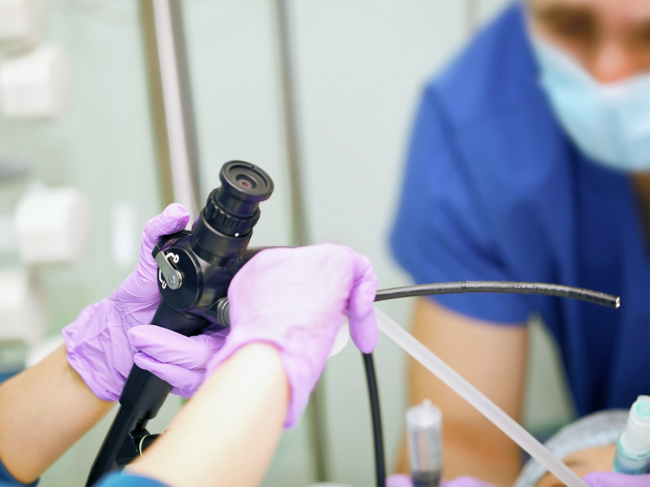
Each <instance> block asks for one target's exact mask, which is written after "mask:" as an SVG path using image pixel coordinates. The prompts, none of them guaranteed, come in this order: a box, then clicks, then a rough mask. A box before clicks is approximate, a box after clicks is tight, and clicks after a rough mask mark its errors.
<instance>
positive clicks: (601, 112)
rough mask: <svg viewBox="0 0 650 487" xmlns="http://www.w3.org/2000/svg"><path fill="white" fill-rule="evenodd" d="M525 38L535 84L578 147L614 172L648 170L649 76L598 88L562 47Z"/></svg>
mask: <svg viewBox="0 0 650 487" xmlns="http://www.w3.org/2000/svg"><path fill="white" fill-rule="evenodd" d="M530 37H531V42H532V46H533V51H534V53H535V56H536V58H537V61H538V62H539V66H540V83H541V85H542V87H543V88H544V90H545V91H546V94H547V95H548V97H549V99H550V101H551V105H552V106H553V110H554V112H555V115H556V116H557V118H558V119H559V121H560V124H561V125H562V127H563V128H564V130H565V131H566V133H567V134H568V136H569V137H570V138H571V139H572V140H573V142H575V144H576V145H577V146H578V148H579V149H580V150H581V151H582V152H583V153H584V154H586V155H587V156H589V157H590V158H591V159H593V160H594V161H595V162H599V163H601V164H603V165H605V166H608V167H610V168H613V169H617V170H620V171H625V172H641V171H649V170H650V73H649V74H642V75H638V76H635V77H633V78H629V79H626V80H624V81H620V82H617V83H612V84H606V85H605V84H601V83H598V82H597V81H596V80H594V79H593V78H592V77H591V76H590V75H589V74H588V73H587V72H586V71H585V70H584V69H583V68H582V67H581V66H580V65H579V64H578V63H577V62H576V61H574V60H573V58H571V57H570V56H569V55H568V54H566V53H565V52H564V51H562V50H561V49H559V48H557V47H555V46H553V45H551V44H550V43H548V42H546V41H544V40H543V39H540V38H539V37H537V36H535V35H533V34H531V36H530Z"/></svg>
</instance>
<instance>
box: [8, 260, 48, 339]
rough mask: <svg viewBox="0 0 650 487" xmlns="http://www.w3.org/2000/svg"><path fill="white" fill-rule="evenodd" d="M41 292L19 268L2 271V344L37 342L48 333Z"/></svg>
mask: <svg viewBox="0 0 650 487" xmlns="http://www.w3.org/2000/svg"><path fill="white" fill-rule="evenodd" d="M43 309H44V307H43V300H42V297H41V294H40V292H39V291H38V289H37V288H36V286H35V285H34V282H33V281H32V280H31V279H30V278H29V275H28V273H27V272H26V271H25V270H23V269H19V268H10V269H2V270H0V341H10V340H11V341H13V340H18V341H21V342H25V343H34V342H36V341H37V340H39V339H40V338H41V337H42V336H43V334H44V332H45V328H46V327H45V325H46V321H45V313H44V310H43Z"/></svg>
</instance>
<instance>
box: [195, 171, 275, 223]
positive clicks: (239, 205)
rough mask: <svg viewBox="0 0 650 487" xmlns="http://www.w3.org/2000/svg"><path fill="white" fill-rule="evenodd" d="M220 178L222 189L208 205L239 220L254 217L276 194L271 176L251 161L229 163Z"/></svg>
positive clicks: (209, 199)
mask: <svg viewBox="0 0 650 487" xmlns="http://www.w3.org/2000/svg"><path fill="white" fill-rule="evenodd" d="M219 179H220V180H221V186H220V187H219V188H217V189H216V190H215V191H213V194H211V195H210V198H208V205H210V204H211V203H212V204H214V206H216V207H218V208H219V209H220V210H222V211H224V212H226V213H229V214H231V215H232V216H235V217H239V218H246V219H248V218H252V217H253V216H255V213H256V212H257V211H258V205H259V203H260V202H261V201H264V200H267V199H268V198H269V197H270V196H271V193H273V181H272V180H271V177H270V176H269V175H268V174H266V172H264V171H263V170H262V169H260V168H259V167H257V166H255V165H253V164H250V163H248V162H243V161H230V162H227V163H225V164H224V165H223V167H222V168H221V172H220V173H219ZM213 195H214V198H213ZM211 200H212V201H211Z"/></svg>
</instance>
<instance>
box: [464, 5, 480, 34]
mask: <svg viewBox="0 0 650 487" xmlns="http://www.w3.org/2000/svg"><path fill="white" fill-rule="evenodd" d="M465 5H466V17H465V23H466V24H465V27H466V29H467V35H468V37H469V38H472V37H473V36H474V34H475V33H476V29H477V27H478V22H479V18H478V16H479V0H467V1H466V3H465Z"/></svg>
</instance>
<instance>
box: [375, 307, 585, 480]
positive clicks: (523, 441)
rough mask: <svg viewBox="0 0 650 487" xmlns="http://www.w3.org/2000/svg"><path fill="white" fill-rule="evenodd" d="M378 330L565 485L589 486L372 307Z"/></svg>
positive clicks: (472, 387)
mask: <svg viewBox="0 0 650 487" xmlns="http://www.w3.org/2000/svg"><path fill="white" fill-rule="evenodd" d="M375 311H376V313H377V321H378V323H379V329H380V330H381V331H383V332H384V333H385V334H386V335H387V336H388V337H389V338H390V339H391V340H393V341H394V342H395V343H397V344H398V345H399V346H400V347H402V348H403V349H404V351H406V352H407V353H408V354H409V355H411V356H412V357H413V358H414V359H415V360H417V361H418V362H420V363H421V364H422V365H423V366H424V367H426V368H427V369H429V371H430V372H432V373H433V374H434V375H435V376H437V377H438V378H439V379H440V380H441V381H443V382H444V383H445V384H447V385H448V386H449V387H451V388H452V389H453V390H454V391H456V393H458V394H459V395H460V396H461V397H462V398H463V399H465V400H466V401H467V402H469V403H470V404H471V405H472V406H474V407H475V408H476V409H477V410H478V411H479V412H480V413H481V414H483V415H484V416H485V417H486V418H487V419H489V420H490V421H492V422H493V423H494V424H495V426H497V427H498V428H499V429H500V430H501V431H503V432H504V433H505V434H506V435H508V436H509V437H510V438H512V440H513V441H514V442H515V443H517V444H518V445H519V446H520V447H521V448H523V449H524V450H525V451H526V452H528V454H529V455H530V456H531V457H533V458H534V459H535V460H537V461H538V462H539V463H541V464H542V465H544V467H546V468H547V469H548V471H549V472H551V473H552V474H553V475H555V476H556V477H557V478H558V479H559V480H560V481H562V482H564V483H565V484H566V485H567V486H568V487H589V486H588V484H587V483H586V482H585V481H584V480H582V479H581V478H580V477H578V475H576V474H575V473H574V472H573V471H572V470H571V469H570V468H569V467H567V466H566V465H565V464H564V463H562V462H561V461H560V460H558V459H557V458H556V457H555V456H554V455H553V454H552V453H551V452H550V451H548V450H547V449H546V448H545V447H544V445H542V444H541V443H540V442H539V441H537V440H536V439H535V438H534V437H533V436H532V435H531V434H530V433H529V432H528V431H526V430H525V429H524V428H522V427H521V426H520V425H519V423H517V422H516V421H515V420H514V419H512V418H511V417H510V416H508V415H507V414H506V413H504V412H503V411H502V410H501V409H500V408H499V407H498V406H497V405H496V404H494V403H493V402H492V401H490V400H489V399H488V398H487V397H485V396H484V395H483V394H482V393H481V392H480V391H479V390H478V389H476V388H475V387H474V386H473V385H472V384H470V383H469V382H467V381H466V380H465V379H463V378H462V377H461V376H460V375H459V374H458V373H457V372H456V371H455V370H454V369H452V368H451V367H449V366H448V365H447V364H446V363H444V362H443V361H442V360H440V359H439V358H438V357H436V356H435V355H434V354H433V353H432V352H431V351H430V350H429V349H428V348H427V347H425V346H424V345H422V344H421V343H420V342H419V341H418V340H416V339H415V338H414V337H413V336H412V335H411V334H410V333H409V332H407V331H406V330H404V329H403V328H402V327H401V326H399V325H398V324H397V323H395V322H394V321H393V320H392V319H390V318H389V317H388V316H387V315H386V314H384V313H383V312H382V311H381V310H380V309H378V308H376V307H375Z"/></svg>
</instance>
